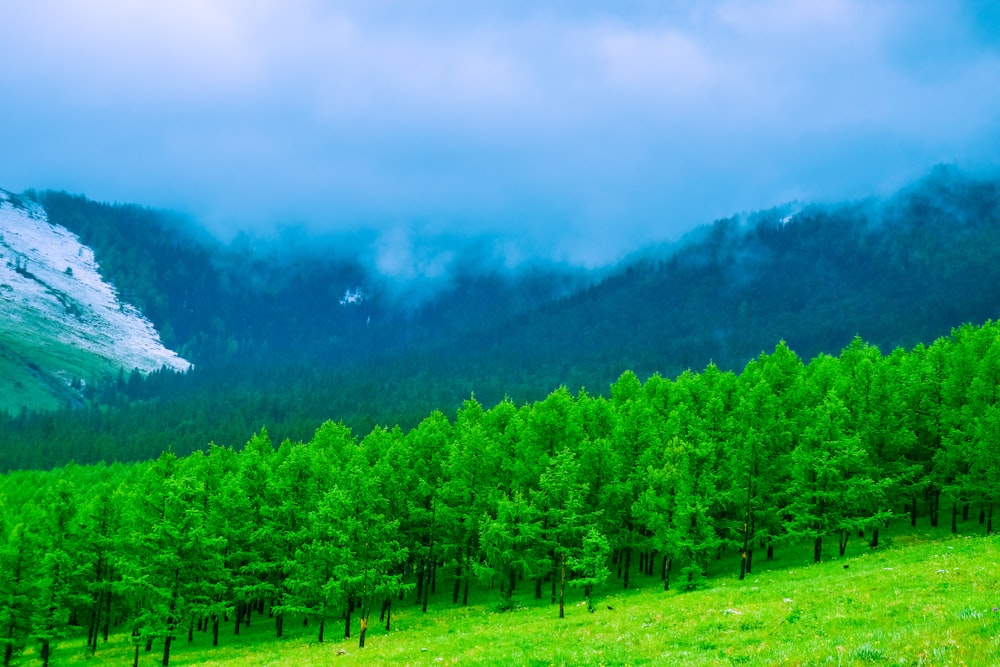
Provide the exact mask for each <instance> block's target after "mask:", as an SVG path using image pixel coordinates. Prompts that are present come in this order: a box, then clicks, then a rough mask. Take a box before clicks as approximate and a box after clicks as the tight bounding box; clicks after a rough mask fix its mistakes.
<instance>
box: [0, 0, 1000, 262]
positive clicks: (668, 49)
mask: <svg viewBox="0 0 1000 667" xmlns="http://www.w3.org/2000/svg"><path fill="white" fill-rule="evenodd" d="M6 5H7V6H5V8H4V16H3V20H2V21H0V91H2V93H0V187H2V188H5V189H7V190H12V191H15V192H16V191H21V190H24V189H27V188H35V189H61V190H67V191H70V192H74V193H80V194H85V195H87V196H88V197H90V198H92V199H96V200H98V201H109V202H129V203H139V204H143V205H146V206H151V207H155V208H167V209H171V210H176V211H180V212H182V213H185V214H187V215H190V216H191V217H193V218H194V219H196V220H197V221H199V222H201V223H203V224H204V225H205V226H207V227H208V228H209V229H210V230H212V231H213V232H215V233H216V234H218V235H220V236H221V237H222V238H231V237H232V236H233V235H234V234H235V233H236V232H237V231H238V230H245V231H250V232H252V233H254V234H264V235H266V234H270V233H273V232H274V231H275V230H278V229H288V228H298V227H301V228H303V229H306V230H310V231H316V232H320V231H322V232H354V231H357V230H370V231H371V232H372V233H373V234H374V235H375V237H376V238H378V239H379V241H378V244H380V245H379V247H381V248H383V250H384V252H382V251H380V252H382V255H380V258H381V259H380V261H381V262H382V263H383V264H384V265H385V266H384V269H385V271H386V272H388V273H392V272H393V271H403V272H405V271H407V270H412V269H407V268H406V267H405V266H401V265H405V264H406V263H407V262H408V261H409V259H408V258H411V257H412V256H413V253H412V248H413V246H414V245H415V244H419V242H420V239H421V238H438V239H440V238H463V237H473V236H476V237H478V236H485V237H489V238H492V239H494V243H495V246H496V252H497V253H499V254H501V255H503V257H504V260H505V261H507V262H508V263H510V264H517V263H518V262H521V261H523V260H524V259H526V258H531V257H543V258H549V259H556V260H559V261H566V262H571V263H575V264H580V265H583V266H591V267H593V266H600V265H602V264H606V263H608V262H612V261H615V260H616V259H618V258H620V257H622V256H624V255H625V254H627V253H629V252H630V251H633V250H636V249H637V248H639V247H641V246H643V245H644V244H649V243H655V242H660V241H670V240H674V239H677V238H678V237H679V236H680V235H681V234H683V233H684V232H685V231H687V230H689V229H691V228H693V227H694V226H696V225H700V224H706V223H710V222H712V221H713V220H714V219H717V218H719V217H724V216H728V215H731V214H734V213H738V212H741V211H750V210H759V209H763V208H768V207H771V206H775V205H778V204H782V203H785V202H788V201H791V200H799V201H808V202H811V201H836V200H840V199H854V198H861V197H868V196H873V195H880V194H887V193H889V192H891V191H893V190H894V189H896V188H898V187H900V186H902V185H904V184H905V183H906V182H908V181H910V180H913V179H915V178H919V177H920V176H921V175H923V174H925V173H927V171H929V169H930V168H931V167H932V166H933V165H935V164H938V163H942V162H945V163H949V164H957V165H959V166H962V167H966V168H970V169H979V168H990V169H992V168H995V167H996V166H997V165H998V164H1000V151H998V149H1000V9H998V8H997V6H998V5H1000V3H995V2H991V1H990V0H981V1H980V0H977V1H973V0H968V1H959V0H955V1H949V0H941V1H934V0H877V1H875V0H808V1H804V0H745V1H739V2H737V1H731V0H705V1H702V2H694V1H688V0H678V1H675V2H662V1H653V0H614V1H607V2H599V1H597V0H576V1H573V2H551V3H540V2H537V1H528V0H490V1H486V0H462V1H461V2H455V1H454V0H397V1H396V2H386V1H384V0H346V1H343V2H338V1H335V0H334V1H322V0H171V1H170V2H147V1H142V0H32V1H31V2H9V3H6Z"/></svg>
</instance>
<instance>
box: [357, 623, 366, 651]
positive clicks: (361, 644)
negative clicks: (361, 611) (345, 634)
mask: <svg viewBox="0 0 1000 667" xmlns="http://www.w3.org/2000/svg"><path fill="white" fill-rule="evenodd" d="M366 634H368V619H367V618H364V617H362V618H361V632H360V633H358V648H364V647H365V635H366Z"/></svg>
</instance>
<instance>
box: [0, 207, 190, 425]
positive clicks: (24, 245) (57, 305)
mask: <svg viewBox="0 0 1000 667" xmlns="http://www.w3.org/2000/svg"><path fill="white" fill-rule="evenodd" d="M0 322H2V324H0V371H2V372H0V409H3V410H9V411H11V412H15V411H17V410H19V409H20V408H21V407H29V408H53V407H59V406H63V405H73V404H75V403H77V402H79V400H80V397H81V393H82V390H83V389H84V387H85V386H86V385H88V384H93V383H94V382H95V381H96V380H98V379H100V378H101V377H103V376H106V375H109V374H114V373H117V372H118V371H119V370H125V371H131V370H132V369H138V370H139V371H140V372H149V371H153V370H157V369H160V368H161V367H167V368H170V369H172V370H178V371H185V370H188V369H189V368H190V363H189V362H188V361H186V360H185V359H182V358H180V357H179V356H178V355H177V354H176V353H174V352H172V351H170V350H168V349H167V348H165V347H164V346H163V345H162V343H161V342H160V339H159V335H158V334H157V332H156V330H155V329H154V328H153V326H152V324H151V323H150V322H149V321H148V320H147V319H146V318H144V317H143V316H142V314H141V313H140V312H139V311H138V310H136V309H135V308H133V307H132V306H130V305H129V304H127V303H124V302H123V301H121V300H120V299H119V298H118V293H117V291H116V290H115V288H114V287H113V286H111V285H110V284H108V283H107V282H105V281H104V280H103V279H102V277H101V275H100V271H99V266H98V264H97V262H96V260H95V258H94V253H93V251H92V250H91V249H90V248H88V247H86V246H84V245H82V244H81V243H80V241H79V239H78V238H77V237H76V236H75V235H74V234H72V233H70V232H69V231H68V230H66V229H65V228H64V227H61V226H58V225H53V224H51V223H49V222H48V220H47V218H46V215H45V211H44V209H42V208H41V207H40V206H37V205H35V204H32V203H30V202H24V201H23V200H21V199H20V198H19V197H16V196H14V195H11V194H10V193H7V192H4V191H0Z"/></svg>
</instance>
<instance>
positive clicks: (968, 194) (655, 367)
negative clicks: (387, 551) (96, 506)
mask: <svg viewBox="0 0 1000 667" xmlns="http://www.w3.org/2000/svg"><path fill="white" fill-rule="evenodd" d="M998 186H1000V183H998V181H997V180H991V179H984V178H976V177H972V176H970V175H967V174H963V173H961V172H959V171H957V170H955V169H952V168H946V167H941V168H938V169H936V170H935V171H933V172H932V173H931V174H930V175H928V176H927V177H926V178H924V179H923V180H921V181H919V182H917V183H914V184H912V185H911V186H909V187H907V188H905V189H904V190H902V191H900V192H899V193H897V194H896V195H894V196H892V197H889V198H887V199H884V200H871V201H863V202H855V203H845V204H841V205H835V206H833V205H831V206H820V205H808V206H786V207H781V208H778V209H774V210H768V211H762V212H757V213H749V214H741V215H738V216H734V217H733V218H730V219H725V220H719V221H717V222H715V223H714V224H712V225H708V226H705V227H703V228H701V229H699V230H696V231H695V232H693V233H692V234H690V235H689V237H688V238H687V240H686V241H685V242H682V243H680V244H675V245H673V246H671V247H670V248H669V249H663V250H658V249H656V248H650V249H647V250H645V251H644V252H643V253H642V254H641V255H636V257H635V258H633V259H630V260H628V261H626V262H623V263H622V264H621V265H620V266H618V267H615V268H613V269H609V270H607V271H605V272H603V273H602V274H601V275H602V276H603V277H600V278H599V277H598V276H597V275H596V274H594V275H591V276H590V280H591V281H590V283H589V284H586V286H585V287H579V285H583V284H585V283H583V282H582V278H581V274H579V273H578V272H573V271H570V270H568V269H565V268H564V267H558V266H551V265H538V266H533V267H531V268H529V269H526V270H524V271H522V272H519V273H510V272H509V271H506V270H500V269H499V268H497V266H496V265H495V264H489V263H487V264H485V265H479V264H477V258H482V257H484V255H483V254H482V253H477V252H476V251H475V248H474V247H473V246H469V248H467V250H469V253H468V254H467V255H463V256H462V258H461V259H460V260H458V261H456V263H455V265H454V267H453V269H454V271H453V275H452V276H451V279H450V280H449V281H444V282H441V283H439V284H438V285H437V290H436V291H434V292H426V293H422V294H421V297H420V299H419V300H412V299H411V300H409V301H408V300H407V299H406V298H403V297H402V296H401V295H403V296H405V295H406V294H407V292H406V290H405V289H404V288H403V287H402V286H400V285H393V284H392V283H391V282H389V281H387V280H386V279H385V278H382V277H380V276H378V275H377V274H376V273H374V272H373V271H372V269H371V268H370V267H369V266H368V265H366V264H365V263H364V262H363V261H362V259H361V258H362V256H363V255H364V251H363V247H364V245H363V243H361V242H360V241H358V240H357V239H355V240H354V241H353V242H352V243H353V245H352V244H350V243H347V242H346V241H344V242H343V243H341V244H339V245H338V244H334V245H330V244H329V243H318V242H317V243H315V244H312V245H310V244H308V243H302V242H301V239H300V240H299V242H298V243H292V241H291V240H286V241H287V242H286V243H285V244H282V242H281V241H280V240H279V241H270V242H267V243H264V242H257V241H254V240H253V239H250V238H249V237H246V236H243V237H239V238H238V239H237V240H236V241H234V242H233V243H232V244H230V245H228V246H226V245H223V244H221V243H219V242H217V241H212V240H211V239H208V238H205V237H203V236H201V235H199V233H198V232H197V231H196V230H195V229H194V228H193V227H192V226H191V224H190V223H184V222H183V221H179V220H175V219H172V218H170V217H169V216H165V215H164V214H161V213H156V212H152V211H148V210H146V209H141V208H138V207H134V206H109V205H104V204H96V203H93V202H89V201H87V200H85V199H83V198H81V197H73V196H68V195H65V194H59V193H43V194H40V195H35V196H36V198H38V199H39V200H40V201H42V202H43V203H44V204H45V206H46V209H47V210H48V212H49V215H50V216H51V218H52V219H53V221H54V222H59V223H61V224H64V225H66V226H67V227H68V228H70V229H71V230H73V231H75V232H77V233H79V234H80V236H81V239H82V240H83V241H84V242H86V243H89V244H92V245H93V247H94V248H95V250H96V251H97V253H98V258H99V260H100V262H101V265H102V267H104V268H105V270H106V271H107V273H108V274H109V275H110V277H111V278H112V280H114V282H115V284H116V285H117V286H118V287H119V289H120V290H121V291H122V292H123V293H124V294H126V295H128V296H129V298H132V299H133V300H134V302H135V303H136V304H137V305H139V306H140V307H142V308H143V310H144V312H146V313H147V314H148V315H149V316H150V317H151V319H152V320H153V321H154V323H156V324H157V327H158V328H159V329H160V330H161V332H163V335H164V339H165V340H166V341H169V342H170V343H171V344H172V345H173V346H174V349H178V350H179V351H181V352H182V353H183V354H185V355H186V356H187V358H189V359H191V360H192V361H193V362H194V363H195V370H194V371H193V372H191V373H189V374H187V375H184V376H178V375H174V374H170V373H154V374H153V375H152V376H150V377H149V378H146V379H143V378H141V377H139V376H138V375H135V374H133V375H132V376H131V377H130V376H129V375H128V374H127V373H125V374H123V375H121V376H120V377H118V378H117V379H114V378H112V379H111V381H110V382H106V383H104V385H103V386H101V387H100V389H99V391H97V392H96V393H95V394H94V395H93V400H92V404H91V405H90V406H88V407H87V408H84V409H79V410H71V411H61V412H54V413H44V414H30V413H25V414H19V415H14V416H12V417H11V419H9V420H7V421H5V422H4V423H2V424H0V468H2V469H7V468H11V467H49V466H52V465H59V464H61V463H64V462H66V461H68V460H71V459H72V460H75V461H77V462H91V461H97V460H102V459H103V460H116V459H117V460H138V459H144V458H150V457H155V456H156V455H157V454H158V453H159V452H160V451H162V450H163V449H164V448H166V447H170V446H173V447H174V449H175V451H176V452H177V453H179V454H185V453H188V452H191V451H194V450H195V449H198V448H200V447H202V446H204V444H205V443H207V442H208V441H210V440H215V441H216V442H220V443H224V444H227V445H237V444H239V443H242V442H245V441H246V439H247V438H248V437H249V436H250V434H252V433H253V432H255V431H257V430H259V429H260V428H261V427H262V426H267V427H268V428H269V429H270V432H271V433H272V434H274V435H275V436H276V437H278V438H279V439H283V438H285V437H288V438H292V439H307V438H308V437H309V434H310V433H312V431H313V430H314V429H315V427H316V425H317V424H319V423H321V422H322V421H324V420H326V419H334V420H343V421H344V422H345V423H346V424H348V425H350V426H352V427H354V428H356V429H357V430H358V431H360V432H367V431H369V430H370V429H371V428H372V427H373V426H374V425H376V424H384V425H393V424H400V425H402V426H403V427H405V428H409V427H412V426H414V425H415V424H416V423H417V422H418V421H419V420H420V419H421V418H422V417H423V416H424V415H426V414H427V413H428V412H430V411H431V410H434V409H439V408H447V409H453V408H455V407H457V406H458V405H460V404H461V402H462V401H463V400H464V399H466V398H468V397H469V396H471V395H472V394H475V396H476V397H477V398H478V399H479V400H480V401H482V402H484V403H486V404H494V403H497V402H499V401H501V400H503V399H504V397H509V398H510V399H511V400H512V401H513V402H514V404H515V405H520V404H521V403H523V402H526V401H533V400H537V399H540V398H542V397H544V396H545V395H546V394H547V392H549V391H550V390H551V388H552V387H554V386H559V385H565V386H567V387H569V388H570V389H572V390H573V391H576V390H577V389H579V388H581V387H586V388H588V389H590V390H592V391H597V392H600V391H601V388H603V387H606V386H608V385H609V384H610V383H611V382H613V381H614V379H615V378H617V377H618V376H619V375H620V373H621V372H622V371H623V370H624V369H632V370H633V371H634V372H635V373H636V375H637V376H638V377H639V378H643V379H644V378H647V377H649V376H651V375H652V374H654V373H660V374H661V375H664V376H673V375H677V374H679V373H681V372H682V371H684V370H685V369H688V368H702V367H704V366H705V365H706V364H707V363H709V362H713V363H714V364H715V365H716V366H717V367H719V368H720V369H722V370H728V371H734V372H739V371H741V370H742V369H743V367H744V366H745V365H746V363H747V362H748V361H750V360H751V359H753V358H754V357H755V356H756V355H757V354H758V353H759V351H760V350H765V349H772V348H773V346H774V345H775V343H776V342H777V341H779V340H785V341H787V342H788V344H789V345H790V346H791V347H792V348H793V349H795V350H796V351H798V352H799V353H800V354H802V355H804V356H806V357H812V356H815V355H817V354H819V353H822V352H827V353H833V352H836V351H837V350H840V349H841V348H843V347H844V346H845V345H847V344H848V342H849V341H850V340H851V339H852V338H853V337H854V336H855V335H859V336H861V337H862V338H863V339H864V340H866V341H869V342H870V343H871V344H873V345H876V346H877V347H878V348H879V349H881V350H883V351H885V352H889V351H891V350H892V349H894V348H895V347H897V346H902V347H904V348H908V347H912V346H913V345H916V344H917V343H918V342H920V341H925V340H934V339H935V338H937V337H939V336H943V335H946V334H948V332H949V331H950V330H951V329H952V328H953V327H955V326H959V325H961V324H963V323H982V322H984V321H987V320H988V319H995V318H996V317H997V316H998V310H1000V293H998V291H997V287H996V286H997V285H1000V187H998ZM352 253H353V254H352ZM357 288H361V290H362V292H363V293H364V294H365V295H366V298H365V299H362V300H361V302H360V303H346V304H341V303H340V301H341V299H342V298H343V297H344V295H345V292H346V291H347V290H354V289H357ZM409 296H411V297H413V296H415V295H414V293H413V292H410V293H409Z"/></svg>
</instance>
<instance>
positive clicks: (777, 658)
mask: <svg viewBox="0 0 1000 667" xmlns="http://www.w3.org/2000/svg"><path fill="white" fill-rule="evenodd" d="M967 525H969V526H972V524H967ZM894 542H895V543H894V544H893V545H892V546H890V547H888V548H885V549H881V550H877V551H871V550H868V549H867V548H866V547H865V545H864V544H863V543H862V542H861V540H855V543H854V545H853V550H849V551H848V556H847V557H845V558H841V559H838V558H831V559H830V560H827V561H826V562H823V563H820V564H818V565H816V564H809V563H808V562H807V560H806V559H805V558H802V557H801V556H806V555H808V554H811V549H809V548H800V549H796V550H794V551H793V550H791V549H788V550H787V553H785V554H782V553H779V554H778V556H779V558H776V559H775V560H774V561H772V562H765V561H763V560H761V561H760V563H759V567H758V566H755V571H754V573H753V574H752V575H750V576H748V577H747V578H746V579H745V580H744V581H742V582H741V581H739V580H738V579H737V577H736V576H735V575H734V574H730V573H731V572H733V571H734V570H735V568H734V566H735V565H736V562H737V561H736V560H735V558H734V557H729V558H726V559H723V560H722V561H719V562H717V563H716V564H715V566H714V569H715V572H714V575H715V576H713V578H712V579H710V580H709V584H708V587H707V588H705V589H703V590H700V591H697V592H693V593H679V592H675V591H670V592H663V591H662V589H661V585H660V583H659V581H658V577H645V576H643V575H634V581H635V583H636V585H637V586H638V588H636V589H634V590H629V591H623V590H621V588H620V586H621V583H620V582H619V581H618V580H617V579H612V581H611V582H609V584H608V586H606V587H605V588H604V589H603V590H601V591H599V596H600V598H599V600H598V609H597V611H596V612H595V613H593V614H590V613H587V611H586V607H585V606H583V605H581V604H580V602H581V600H580V597H579V593H577V592H574V593H573V597H572V599H571V601H570V602H569V603H568V605H567V609H566V618H565V619H562V620H560V619H558V618H557V608H556V607H555V606H553V605H549V604H547V598H546V603H541V602H538V601H535V600H534V599H533V596H532V595H531V592H532V587H531V586H530V585H529V584H527V583H525V584H522V587H523V590H522V592H521V593H522V597H521V605H522V606H521V608H519V609H517V610H516V611H513V612H504V613H498V612H494V611H492V607H493V603H494V602H495V599H496V595H495V593H492V594H491V593H490V592H489V591H480V592H479V593H478V597H477V599H476V600H474V602H473V604H471V605H470V606H469V607H464V608H463V607H455V606H453V605H451V604H450V592H449V591H450V581H448V580H446V579H445V578H444V577H441V580H440V585H439V588H438V592H437V594H436V595H435V596H432V598H431V609H430V611H429V612H428V613H427V614H422V613H421V612H420V610H419V608H418V607H416V606H415V605H414V604H413V603H412V602H407V603H405V604H403V603H397V606H399V607H400V608H399V609H397V610H394V613H393V629H392V631H391V632H390V633H386V632H385V631H384V628H383V627H380V626H379V625H378V623H377V618H373V619H372V625H373V628H371V629H370V630H369V633H368V639H367V642H366V644H367V646H366V647H365V648H364V649H359V648H358V646H357V632H358V627H357V622H356V621H355V624H354V627H353V629H352V634H353V635H354V638H352V639H349V640H343V639H340V638H339V637H340V635H342V633H343V621H342V620H339V619H330V620H329V621H328V623H327V637H328V638H333V641H330V640H329V639H328V641H327V642H325V643H323V644H316V643H315V631H316V628H315V627H313V626H309V627H302V625H301V621H298V622H286V637H285V638H284V639H282V640H275V639H274V628H273V622H272V621H271V620H270V619H267V618H261V617H255V618H254V619H253V624H252V626H251V628H249V629H244V630H243V632H242V634H241V635H240V636H239V637H234V636H233V635H232V627H231V624H227V625H226V626H225V627H224V628H223V632H222V636H221V641H220V643H221V645H220V646H219V647H218V648H212V646H211V637H210V636H209V635H208V634H207V633H206V634H202V633H196V634H195V641H194V642H193V643H192V644H188V643H187V640H186V637H182V638H181V639H180V640H178V641H175V642H174V650H173V651H172V657H171V661H170V664H171V665H207V666H212V667H237V666H250V665H253V666H261V665H305V666H309V665H329V664H335V665H428V666H433V665H505V666H506V665H671V664H683V665H837V666H838V667H842V666H844V665H921V666H923V665H927V666H930V665H963V664H964V665H993V664H1000V612H996V611H994V610H993V609H994V607H995V606H997V605H1000V539H998V538H997V537H991V538H984V537H951V536H946V535H945V533H944V531H943V530H937V531H925V532H920V533H908V534H905V535H902V536H897V537H896V538H895V539H894ZM845 566H846V567H845ZM546 592H547V589H546ZM609 606H610V607H613V609H608V607H609ZM83 644H84V639H83V638H78V639H75V640H70V641H64V642H61V643H60V644H59V646H58V647H57V649H56V651H57V652H56V654H55V657H56V658H57V659H58V663H59V664H75V665H83V664H85V665H126V664H131V659H132V650H133V649H132V648H131V647H130V646H129V645H128V642H127V637H125V636H124V635H117V636H113V637H112V638H111V640H110V641H109V642H108V643H107V644H102V645H101V646H100V647H99V650H98V652H97V655H96V656H95V657H92V658H86V657H84V655H83V653H84V650H83ZM161 655H162V646H161V645H157V646H155V647H154V649H153V651H152V653H149V654H147V653H145V652H141V653H140V664H141V665H154V664H155V665H159V664H160V659H161ZM19 660H20V662H19V663H17V664H31V663H33V662H35V656H34V655H33V651H32V650H29V651H26V653H25V655H23V656H22V657H20V658H19Z"/></svg>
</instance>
